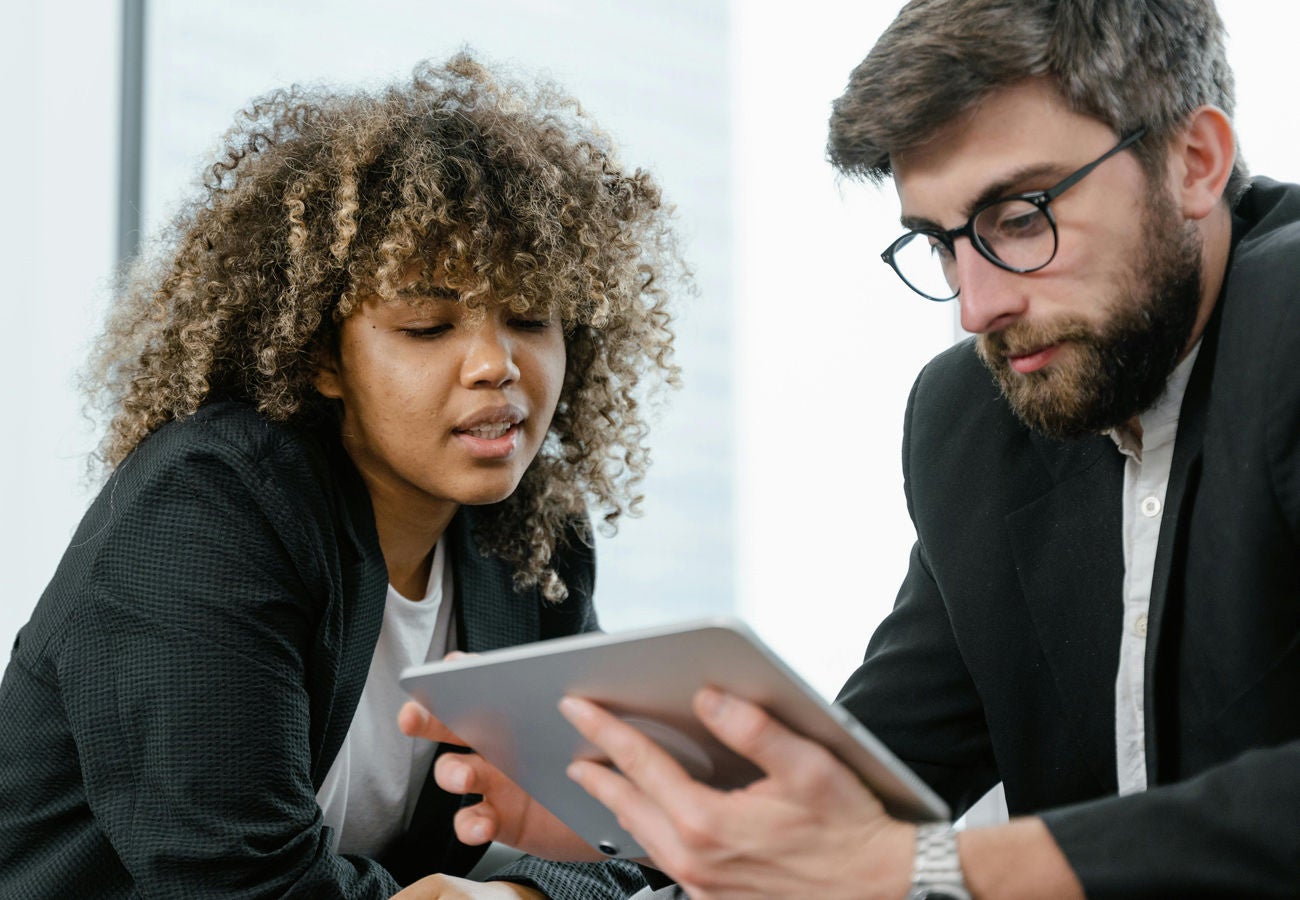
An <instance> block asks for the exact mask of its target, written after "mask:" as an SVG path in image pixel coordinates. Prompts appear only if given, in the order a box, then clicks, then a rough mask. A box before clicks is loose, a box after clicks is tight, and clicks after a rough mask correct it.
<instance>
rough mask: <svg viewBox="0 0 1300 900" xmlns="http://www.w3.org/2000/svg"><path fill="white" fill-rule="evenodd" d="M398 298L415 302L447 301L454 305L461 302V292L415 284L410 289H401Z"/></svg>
mask: <svg viewBox="0 0 1300 900" xmlns="http://www.w3.org/2000/svg"><path fill="white" fill-rule="evenodd" d="M397 296H398V297H402V298H408V297H409V298H410V299H413V300H447V301H450V302H452V303H459V302H460V291H454V290H452V289H451V288H449V287H439V286H437V285H431V284H413V285H409V286H408V287H404V288H399V289H398V291H397Z"/></svg>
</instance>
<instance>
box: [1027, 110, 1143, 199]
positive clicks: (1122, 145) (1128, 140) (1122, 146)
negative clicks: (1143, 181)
mask: <svg viewBox="0 0 1300 900" xmlns="http://www.w3.org/2000/svg"><path fill="white" fill-rule="evenodd" d="M1146 133H1147V130H1146V127H1145V126H1144V127H1142V128H1139V129H1138V130H1137V131H1133V132H1130V133H1129V134H1127V135H1126V136H1125V137H1124V138H1123V139H1122V140H1121V141H1120V142H1119V143H1118V144H1116V145H1115V146H1114V147H1111V148H1110V149H1109V150H1108V151H1106V152H1105V153H1103V154H1102V155H1101V156H1099V157H1097V158H1096V159H1094V160H1093V161H1092V162H1090V163H1088V164H1087V165H1086V166H1084V167H1083V168H1082V169H1080V170H1079V171H1077V172H1075V173H1074V174H1073V175H1071V176H1070V177H1069V178H1067V179H1065V180H1064V181H1062V182H1060V183H1058V184H1056V185H1054V186H1053V187H1052V188H1051V189H1050V190H1047V191H1044V192H1043V193H1042V198H1043V200H1044V201H1050V200H1055V199H1056V198H1057V197H1059V196H1061V195H1062V194H1064V193H1065V192H1066V191H1068V190H1069V189H1070V188H1072V187H1074V186H1075V185H1076V184H1078V183H1079V182H1080V181H1081V180H1083V178H1084V176H1086V175H1087V174H1088V173H1089V172H1091V171H1092V170H1093V169H1095V168H1097V167H1098V166H1099V165H1101V164H1102V163H1104V162H1105V161H1106V160H1108V159H1110V158H1111V157H1112V156H1114V155H1115V154H1116V153H1119V152H1121V151H1123V150H1127V149H1128V148H1129V147H1131V146H1133V145H1134V144H1136V143H1137V142H1138V141H1140V140H1142V138H1143V137H1144V136H1145V135H1146Z"/></svg>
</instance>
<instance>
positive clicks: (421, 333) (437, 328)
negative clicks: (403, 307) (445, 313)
mask: <svg viewBox="0 0 1300 900" xmlns="http://www.w3.org/2000/svg"><path fill="white" fill-rule="evenodd" d="M450 330H451V326H450V325H448V324H446V323H445V322H441V323H439V324H437V325H418V326H416V325H411V326H407V327H406V328H402V329H401V332H402V334H404V335H407V336H408V337H414V338H431V337H437V336H438V335H440V334H442V333H443V332H446V331H450Z"/></svg>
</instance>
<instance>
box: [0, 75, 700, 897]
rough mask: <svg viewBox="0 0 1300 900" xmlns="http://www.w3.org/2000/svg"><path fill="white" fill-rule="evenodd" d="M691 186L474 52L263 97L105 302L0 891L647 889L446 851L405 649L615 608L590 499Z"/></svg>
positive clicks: (30, 670)
mask: <svg viewBox="0 0 1300 900" xmlns="http://www.w3.org/2000/svg"><path fill="white" fill-rule="evenodd" d="M666 218H667V211H666V209H664V208H663V207H662V206H661V202H660V195H659V191H658V189H657V187H656V186H655V185H654V183H653V182H652V181H651V179H650V178H649V177H648V176H646V175H645V174H643V173H642V172H640V171H639V170H638V171H635V172H628V171H627V170H625V169H624V168H622V167H621V166H620V165H619V164H618V162H617V161H616V160H615V158H614V156H613V152H612V149H611V148H610V145H609V142H608V141H607V140H606V139H605V138H604V137H603V136H601V135H600V134H599V133H598V132H596V131H594V130H593V129H592V127H591V126H590V124H589V123H587V121H586V120H585V119H584V117H583V116H582V114H581V112H580V111H579V110H578V108H577V105H576V104H575V103H573V102H572V101H571V100H569V99H567V98H565V97H563V96H561V95H559V94H557V93H555V92H554V91H553V90H551V89H548V88H541V89H536V90H532V91H529V90H525V89H524V88H522V87H520V86H517V85H512V84H508V83H503V82H500V81H497V80H494V79H493V78H492V77H491V76H490V75H489V74H488V73H487V72H486V71H485V70H484V69H483V68H482V67H480V66H479V65H477V64H476V63H475V62H474V61H472V60H471V59H469V58H468V57H466V56H463V55H462V56H459V57H457V58H455V59H453V60H452V61H451V62H450V63H448V64H447V65H446V66H444V67H434V66H429V65H425V66H422V67H420V68H418V69H417V70H416V72H415V74H414V76H413V78H412V80H411V82H410V83H409V84H407V85H405V86H395V87H390V88H389V89H387V90H385V91H383V92H382V93H378V94H366V93H360V92H349V93H344V92H330V91H325V90H314V91H303V90H299V89H293V90H289V91H283V92H277V93H274V94H271V95H269V96H267V97H265V98H262V99H260V100H258V101H256V102H254V104H253V105H252V106H250V107H249V108H248V109H247V110H245V112H244V114H243V117H242V119H241V122H240V124H238V125H237V126H236V127H235V128H234V129H233V130H232V131H231V132H230V133H229V134H228V135H227V136H226V139H225V144H224V149H223V151H222V155H221V157H220V159H219V160H218V161H217V162H216V163H215V164H214V165H212V166H211V168H210V169H209V170H208V174H207V178H206V185H205V191H204V193H203V195H202V197H201V198H200V199H199V200H198V201H197V202H196V203H194V204H193V205H192V206H191V207H190V208H189V209H187V210H185V211H184V212H183V213H182V214H181V215H180V216H179V217H178V218H177V219H176V220H175V223H174V224H173V226H172V227H171V229H170V232H169V234H168V235H167V237H166V239H165V241H164V242H163V247H162V249H161V250H160V251H159V252H158V253H157V254H155V255H154V258H153V260H154V261H153V262H152V263H144V264H141V265H139V266H138V267H137V269H136V270H135V272H134V274H133V276H132V277H131V278H130V279H129V280H128V283H127V285H126V289H125V290H124V292H123V294H122V298H121V300H120V302H119V304H118V307H117V309H116V311H115V313H114V316H113V317H112V319H111V321H110V325H109V328H108V333H107V336H106V338H105V341H104V344H103V349H102V353H101V355H100V358H99V360H98V372H99V378H98V382H97V383H98V385H99V388H100V390H101V391H102V396H103V397H104V398H105V399H106V401H107V407H108V410H109V412H110V414H111V421H110V424H109V426H108V431H107V435H106V437H105V439H104V443H103V448H102V452H103V455H104V458H105V460H106V462H107V464H108V466H109V467H110V468H111V469H112V472H111V475H110V477H109V479H108V481H107V483H106V485H105V486H104V488H103V490H102V492H101V493H100V495H99V497H98V499H96V500H95V502H94V503H93V505H92V506H91V508H90V510H89V511H88V512H87V514H86V517H85V518H84V519H83V521H82V523H81V526H80V528H79V529H78V531H77V533H76V535H75V536H74V538H73V540H72V544H71V546H70V547H69V548H68V551H67V553H66V554H65V556H64V558H63V561H62V563H61V564H60V566H59V568H58V571H57V572H56V574H55V576H54V579H53V581H52V582H51V584H50V586H49V587H48V588H47V590H46V591H45V593H44V595H43V596H42V598H41V600H40V603H39V604H38V605H37V607H36V610H35V612H34V613H33V615H32V618H31V621H30V622H29V623H28V624H27V625H26V626H25V627H24V628H23V629H22V631H21V633H20V635H19V639H18V641H17V643H16V645H15V648H14V652H13V656H12V659H11V662H10V665H9V667H8V669H7V671H6V673H5V677H4V680H3V682H2V683H0V712H2V713H3V716H4V718H5V720H6V725H5V727H4V729H3V733H2V734H0V896H5V897H10V896H15V897H46V896H48V897H67V896H76V895H88V896H97V897H105V896H127V895H130V896H137V895H140V896H177V897H200V896H241V897H255V896H299V895H302V896H313V897H315V896H346V897H389V896H392V895H394V894H396V893H397V892H398V891H399V889H400V888H401V886H402V885H410V887H409V888H407V889H406V890H405V891H403V892H402V896H404V897H424V896H444V895H449V894H451V893H454V892H459V893H455V895H457V896H469V895H474V894H477V893H479V892H484V896H488V895H492V896H530V897H536V896H541V895H546V896H583V897H588V896H602V895H608V896H622V895H624V894H626V893H628V892H631V891H632V890H635V889H636V888H637V887H638V886H639V885H640V883H641V882H639V880H638V879H639V874H638V872H637V870H636V869H635V868H634V867H619V866H614V865H608V866H565V865H560V864H555V863H547V862H542V861H540V860H534V859H531V858H526V859H524V860H522V861H520V862H519V863H517V864H515V865H514V866H513V867H512V868H510V869H508V870H506V871H504V872H502V873H500V874H499V878H500V879H501V880H498V881H495V882H493V883H491V884H482V885H476V884H474V883H472V882H467V881H462V880H460V879H458V878H452V877H448V876H456V875H461V874H463V873H465V872H466V871H468V869H469V868H470V867H471V866H472V865H473V864H474V862H475V861H476V859H477V858H478V855H479V851H477V850H474V849H471V848H469V847H466V846H465V845H463V844H460V843H459V842H457V841H456V840H455V838H454V835H453V833H452V827H451V816H452V814H453V813H454V811H455V809H456V806H457V804H458V802H459V798H455V797H453V796H451V795H448V794H445V793H443V792H442V791H440V790H439V789H438V788H437V787H436V785H434V784H433V783H432V779H431V778H430V777H429V772H430V767H431V762H432V759H433V756H434V753H435V750H434V748H433V746H432V745H429V744H427V743H426V742H421V741H414V740H412V739H410V738H406V737H404V736H403V735H401V734H400V732H398V731H397V728H396V724H395V723H396V718H397V710H398V708H399V707H400V705H401V701H402V698H401V696H400V694H399V691H398V689H397V674H398V672H399V671H400V670H401V669H402V668H403V667H404V666H405V665H408V664H411V663H414V662H422V661H424V660H426V659H436V658H439V657H441V656H442V655H443V654H444V653H445V652H447V651H448V650H451V649H461V650H468V651H475V650H483V649H489V648H492V647H496V646H502V645H507V644H512V643H520V642H525V641H532V640H537V639H540V638H546V637H552V636H557V635H561V634H567V633H571V632H576V631H583V630H590V629H593V628H595V627H596V618H595V614H594V612H593V611H592V608H591V597H590V594H591V589H592V585H593V582H594V560H593V557H592V553H591V535H590V533H589V527H588V525H587V524H586V523H587V519H586V508H587V505H588V503H591V504H594V505H595V507H596V508H598V509H599V510H600V511H601V513H602V515H603V518H604V520H605V521H606V522H608V523H611V524H612V523H614V522H615V520H616V519H617V517H618V516H619V515H620V514H621V513H622V512H623V511H625V510H627V509H628V508H629V506H630V505H631V504H634V503H635V502H636V499H637V498H636V488H637V485H638V482H639V481H640V479H641V477H642V476H643V474H644V472H645V470H646V466H647V464H648V458H647V455H646V450H645V447H644V444H643V440H644V437H645V433H646V429H645V424H644V422H643V419H642V413H641V407H640V406H639V405H638V392H639V391H640V390H641V381H642V379H643V377H644V376H646V375H650V374H654V375H658V376H661V377H663V378H666V380H668V381H669V382H673V381H675V379H676V369H675V367H674V366H673V364H672V362H671V349H672V334H671V332H670V331H669V329H668V324H669V316H668V313H667V312H666V309H665V300H666V294H665V290H666V288H667V286H668V285H670V284H672V283H674V282H675V281H676V280H677V279H678V277H679V276H682V275H683V272H682V270H681V268H680V266H679V264H678V262H677V257H676V255H675V252H674V250H673V246H672V243H671V240H670V235H669V233H668V231H667V229H666ZM426 876H431V877H426ZM444 891H445V892H448V893H447V894H444V893H442V892H444ZM494 891H495V892H496V893H493V892H494Z"/></svg>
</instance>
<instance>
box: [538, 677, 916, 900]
mask: <svg viewBox="0 0 1300 900" xmlns="http://www.w3.org/2000/svg"><path fill="white" fill-rule="evenodd" d="M560 710H561V712H563V713H564V715H565V717H566V718H567V719H568V720H569V721H570V722H572V723H573V725H574V727H576V728H577V729H578V731H579V732H581V733H582V735H583V737H585V738H587V740H589V741H591V742H592V743H593V744H595V745H596V746H597V747H599V748H601V749H602V750H603V751H605V753H607V754H608V755H609V758H610V760H611V761H612V762H613V764H614V766H616V767H617V771H616V770H615V769H613V768H610V767H608V766H604V765H601V764H599V763H594V762H587V761H580V762H575V763H573V764H572V765H571V766H570V767H569V775H570V777H571V778H573V779H574V780H575V781H577V782H578V783H579V784H580V785H582V787H583V788H585V789H586V790H587V792H588V793H590V794H591V795H592V796H593V797H595V798H596V799H597V800H599V801H600V802H601V803H603V804H605V805H606V806H607V807H609V808H610V809H611V810H613V811H614V812H615V813H616V814H617V815H618V821H619V824H620V825H622V826H623V827H624V828H625V829H627V830H628V831H629V832H631V833H632V834H633V835H634V836H635V837H636V839H637V840H638V841H639V842H640V843H641V846H642V847H644V848H646V850H647V852H649V854H650V858H651V860H653V862H654V864H655V865H657V866H658V867H659V868H660V869H662V870H663V871H664V872H666V873H668V874H669V875H670V876H672V877H673V878H674V879H676V881H677V883H678V884H679V885H680V886H681V887H682V888H683V889H684V890H685V891H686V892H687V893H688V894H689V895H690V896H691V897H692V898H695V900H704V898H715V897H762V896H766V897H826V898H831V897H851V898H854V900H860V898H865V897H874V896H879V897H891V898H897V897H902V896H903V895H905V894H906V893H907V890H908V886H909V883H910V880H911V869H912V851H913V846H914V843H915V828H914V827H913V826H911V825H907V824H904V823H902V822H899V821H897V820H895V819H892V818H890V817H889V816H888V815H887V814H886V813H885V811H884V809H883V807H882V806H881V804H880V802H879V800H877V799H876V797H875V795H873V794H872V793H871V792H870V791H869V790H868V789H867V788H866V787H865V786H864V785H863V784H862V782H861V780H859V778H858V777H857V775H855V774H854V773H853V772H852V771H851V770H850V769H848V768H847V767H846V766H845V765H844V764H843V763H841V762H840V761H839V760H838V759H836V758H835V757H834V756H832V755H831V753H830V752H829V751H827V750H826V749H825V748H823V747H821V746H820V745H818V744H816V743H813V742H811V741H808V740H805V739H804V738H801V737H799V736H798V735H796V734H794V733H793V732H791V731H790V730H788V729H787V728H785V727H783V726H782V725H780V724H779V723H778V722H776V721H775V720H774V719H772V718H771V716H769V715H768V714H767V713H766V712H764V711H763V710H762V709H760V708H759V707H757V706H755V705H754V704H752V703H748V702H746V701H744V700H741V699H739V698H736V697H733V696H730V695H726V694H723V693H721V692H720V691H716V690H712V689H705V690H702V691H700V692H699V693H698V694H697V695H696V697H695V712H696V715H698V716H699V717H700V720H701V721H702V722H704V724H705V725H706V726H707V727H708V728H709V730H710V731H712V732H713V733H714V734H715V735H716V736H717V737H718V739H719V740H721V741H722V742H723V743H724V744H726V745H727V746H729V747H731V748H732V749H733V750H735V751H736V752H737V753H740V754H741V755H742V756H745V757H747V758H748V759H750V760H752V761H753V762H754V763H755V764H756V765H757V766H758V767H759V768H760V769H762V771H763V772H764V773H765V775H764V777H763V778H761V779H759V780H758V781H756V782H754V783H753V784H751V785H749V786H748V787H745V788H743V789H741V790H737V791H731V792H727V793H724V792H721V791H716V790H714V789H712V788H709V787H707V786H705V785H703V784H701V783H699V782H697V781H695V780H693V779H692V778H691V777H690V776H689V775H687V774H686V772H685V771H684V770H683V769H682V768H681V766H679V765H678V764H677V763H676V761H674V760H673V759H672V758H671V757H670V756H669V755H668V754H667V753H665V752H664V751H663V750H662V749H660V748H659V747H658V746H657V745H656V744H655V743H654V742H653V741H651V740H650V739H649V738H647V737H645V735H643V734H641V733H640V732H639V731H637V730H636V729H635V728H633V727H632V726H630V725H627V724H626V723H624V722H622V721H620V720H619V719H618V718H616V717H614V716H612V715H610V714H609V713H608V712H606V711H604V710H603V709H601V708H600V707H599V706H596V705H595V704H593V703H590V702H588V701H585V700H579V699H577V698H573V697H567V698H565V699H564V700H563V701H561V703H560Z"/></svg>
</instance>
